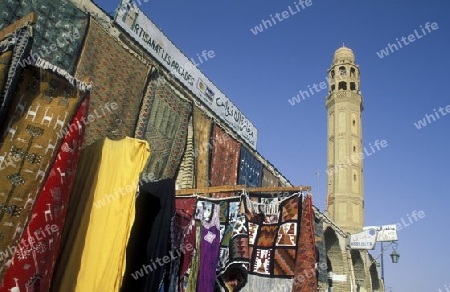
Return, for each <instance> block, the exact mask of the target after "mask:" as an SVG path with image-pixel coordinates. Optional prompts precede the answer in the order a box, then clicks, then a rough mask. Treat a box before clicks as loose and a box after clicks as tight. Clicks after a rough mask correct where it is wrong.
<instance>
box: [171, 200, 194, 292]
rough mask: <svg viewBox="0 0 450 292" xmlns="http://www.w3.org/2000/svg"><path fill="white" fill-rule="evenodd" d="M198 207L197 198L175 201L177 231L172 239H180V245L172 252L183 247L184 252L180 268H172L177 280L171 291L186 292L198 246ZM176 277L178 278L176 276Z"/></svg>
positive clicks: (181, 256)
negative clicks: (196, 209)
mask: <svg viewBox="0 0 450 292" xmlns="http://www.w3.org/2000/svg"><path fill="white" fill-rule="evenodd" d="M196 205H197V197H177V198H176V199H175V208H176V213H175V220H176V221H175V222H176V225H175V230H174V231H173V232H172V233H173V236H172V238H173V239H175V238H178V239H180V240H181V241H180V243H179V244H178V245H176V246H175V247H174V246H172V252H176V251H177V250H179V247H181V246H183V247H184V248H183V250H182V252H181V255H180V257H179V259H180V264H179V268H178V269H177V267H176V266H175V265H173V266H171V272H170V275H172V276H173V278H174V279H175V280H174V282H172V279H171V285H170V287H169V292H171V291H180V292H183V291H186V290H185V285H186V283H187V279H188V277H189V275H188V271H189V267H190V265H191V263H192V257H193V254H194V250H195V245H196V240H195V239H196V225H195V219H194V215H195V207H196ZM174 241H175V240H174ZM174 248H175V251H174ZM175 275H176V276H175Z"/></svg>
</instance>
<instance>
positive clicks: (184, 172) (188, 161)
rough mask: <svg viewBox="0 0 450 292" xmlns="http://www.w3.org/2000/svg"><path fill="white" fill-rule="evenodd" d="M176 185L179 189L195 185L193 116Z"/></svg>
mask: <svg viewBox="0 0 450 292" xmlns="http://www.w3.org/2000/svg"><path fill="white" fill-rule="evenodd" d="M176 186H177V189H192V188H194V187H195V168H194V127H193V124H192V116H191V118H190V119H189V126H188V135H187V142H186V149H185V151H184V155H183V159H182V160H181V164H180V169H179V171H178V174H177V180H176Z"/></svg>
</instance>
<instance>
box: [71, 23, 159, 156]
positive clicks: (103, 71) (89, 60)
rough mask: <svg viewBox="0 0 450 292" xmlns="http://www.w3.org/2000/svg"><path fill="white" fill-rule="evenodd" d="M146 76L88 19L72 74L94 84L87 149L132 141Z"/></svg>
mask: <svg viewBox="0 0 450 292" xmlns="http://www.w3.org/2000/svg"><path fill="white" fill-rule="evenodd" d="M147 73H148V67H147V66H146V65H145V64H144V63H143V62H142V61H140V60H139V59H138V58H136V57H135V56H134V55H132V54H131V53H130V52H129V51H128V50H127V49H125V48H124V47H123V46H122V45H121V44H120V43H119V42H118V41H117V40H116V39H114V38H113V37H112V36H111V35H110V34H109V33H108V32H107V31H105V29H104V28H103V27H102V26H101V25H100V24H99V23H98V22H97V21H95V20H94V19H91V21H90V26H89V31H88V33H87V37H86V42H85V44H84V46H83V51H82V53H81V57H80V62H79V63H78V66H77V70H76V73H75V76H76V77H77V78H78V79H84V78H86V77H90V78H91V79H92V83H93V87H92V92H91V103H90V105H89V116H91V117H92V118H90V120H89V123H88V124H87V128H86V134H85V137H84V139H85V142H84V143H85V145H86V146H87V145H90V144H92V143H94V142H95V141H96V140H99V139H102V138H105V137H109V138H111V139H115V137H124V136H128V137H134V130H135V127H136V117H137V116H138V113H139V108H140V105H141V100H142V93H143V90H144V85H145V80H146V78H147ZM137 138H139V137H137ZM150 146H152V145H150ZM151 148H152V152H153V147H151ZM152 156H153V155H152Z"/></svg>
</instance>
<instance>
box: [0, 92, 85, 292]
mask: <svg viewBox="0 0 450 292" xmlns="http://www.w3.org/2000/svg"><path fill="white" fill-rule="evenodd" d="M88 104H89V97H88V96H86V97H85V99H84V101H83V102H82V104H81V106H80V107H79V108H78V111H77V113H76V115H75V118H74V120H73V121H72V123H71V127H73V128H76V127H77V125H78V124H80V125H82V123H81V121H82V119H83V118H86V116H87V107H88ZM83 133H84V126H83V125H82V127H81V129H79V131H71V132H69V133H68V134H67V136H66V137H65V138H64V141H63V143H62V147H61V149H60V150H59V152H58V155H57V159H56V161H55V164H54V165H53V167H52V170H51V171H50V174H49V177H48V179H47V181H46V183H45V185H44V188H43V190H42V192H41V193H40V195H39V197H38V199H37V201H36V203H35V204H34V207H33V211H32V215H31V218H32V219H31V221H30V222H29V223H28V225H27V227H26V229H25V230H26V231H25V232H24V234H23V236H22V239H21V240H20V244H19V245H18V246H16V253H15V254H14V259H13V261H12V264H11V266H10V267H9V269H8V271H7V273H6V275H5V278H4V284H3V286H2V287H0V291H1V292H7V291H10V290H11V289H12V288H13V287H19V288H20V289H21V290H22V291H49V288H50V282H51V279H52V275H53V268H54V266H55V262H56V257H57V255H58V250H59V246H60V239H61V233H62V229H63V227H64V220H65V217H66V212H67V207H68V202H69V196H70V191H71V187H72V184H73V181H74V177H75V172H76V171H75V170H76V166H77V162H78V158H79V155H80V151H81V145H82V141H83ZM60 170H64V172H60ZM26 204H30V206H31V205H32V204H33V203H32V202H31V201H29V202H28V201H27V202H26ZM38 237H39V238H42V240H38V241H36V239H38ZM38 259H39V260H38ZM16 280H17V281H16ZM11 291H12V290H11Z"/></svg>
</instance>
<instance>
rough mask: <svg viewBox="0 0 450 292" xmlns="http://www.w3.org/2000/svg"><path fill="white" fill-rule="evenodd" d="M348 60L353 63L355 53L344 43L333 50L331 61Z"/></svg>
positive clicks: (340, 61)
mask: <svg viewBox="0 0 450 292" xmlns="http://www.w3.org/2000/svg"><path fill="white" fill-rule="evenodd" d="M342 62H350V63H355V55H354V54H353V51H352V50H351V49H349V48H347V47H345V46H344V45H342V47H340V48H339V49H337V50H336V52H334V58H333V63H335V64H336V63H342Z"/></svg>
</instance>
